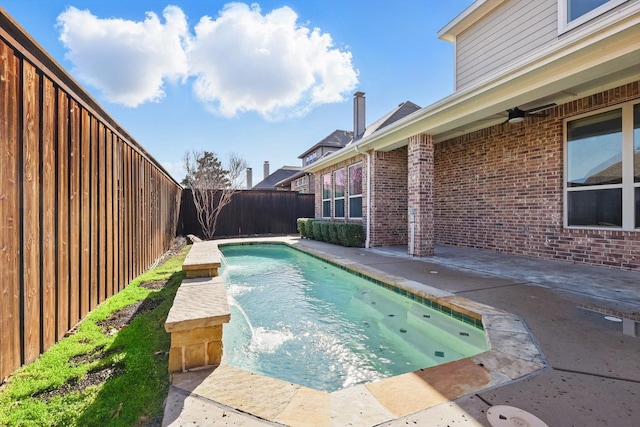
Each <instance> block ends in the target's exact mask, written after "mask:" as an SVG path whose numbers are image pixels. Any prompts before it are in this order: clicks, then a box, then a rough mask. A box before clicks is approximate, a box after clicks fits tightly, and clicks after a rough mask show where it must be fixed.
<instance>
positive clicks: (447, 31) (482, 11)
mask: <svg viewBox="0 0 640 427" xmlns="http://www.w3.org/2000/svg"><path fill="white" fill-rule="evenodd" d="M505 1H507V0H476V1H475V2H473V3H472V4H471V5H469V7H467V8H466V9H465V10H463V11H462V13H460V14H459V15H458V16H456V17H455V18H453V20H452V21H451V22H449V23H448V24H447V25H445V26H444V27H442V28H441V29H440V30H439V31H438V38H439V39H440V40H444V41H447V42H450V43H455V41H456V36H457V35H458V34H460V33H461V32H463V31H464V30H466V29H467V28H469V27H470V26H472V25H473V24H475V23H476V22H478V21H479V20H480V19H482V18H484V17H485V16H486V15H488V14H489V13H490V12H491V11H493V9H495V8H496V7H498V6H500V5H501V4H502V3H504V2H505Z"/></svg>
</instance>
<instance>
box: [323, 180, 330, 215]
mask: <svg viewBox="0 0 640 427" xmlns="http://www.w3.org/2000/svg"><path fill="white" fill-rule="evenodd" d="M322 217H323V218H331V174H326V175H322Z"/></svg>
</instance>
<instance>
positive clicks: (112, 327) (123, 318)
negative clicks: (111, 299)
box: [97, 299, 162, 335]
mask: <svg viewBox="0 0 640 427" xmlns="http://www.w3.org/2000/svg"><path fill="white" fill-rule="evenodd" d="M161 303H162V301H160V300H157V299H146V300H143V301H138V302H136V303H133V304H131V305H128V306H126V307H124V308H122V309H120V310H118V311H116V312H114V313H113V314H111V316H109V318H108V319H106V320H103V321H101V322H98V323H97V325H98V326H100V327H101V328H102V329H103V331H104V332H105V333H109V334H111V335H113V334H115V333H116V332H118V331H119V330H121V329H122V328H124V327H125V326H128V325H129V324H130V323H131V322H132V321H133V319H135V318H136V316H139V315H141V314H142V313H144V312H147V311H151V310H153V309H154V308H156V307H157V306H159V305H160V304H161Z"/></svg>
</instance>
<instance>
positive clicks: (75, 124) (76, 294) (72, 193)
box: [69, 100, 81, 326]
mask: <svg viewBox="0 0 640 427" xmlns="http://www.w3.org/2000/svg"><path fill="white" fill-rule="evenodd" d="M69 116H70V122H71V128H70V135H69V136H70V141H71V145H70V148H69V199H70V208H69V248H70V260H71V261H70V264H69V265H70V268H69V276H70V279H71V280H70V286H69V321H70V322H71V325H72V326H74V325H75V324H76V323H78V322H79V321H80V264H79V262H78V260H79V259H80V197H81V195H80V190H81V189H80V107H79V105H78V103H77V102H75V101H74V100H71V109H70V111H69Z"/></svg>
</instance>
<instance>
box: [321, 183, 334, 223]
mask: <svg viewBox="0 0 640 427" xmlns="http://www.w3.org/2000/svg"><path fill="white" fill-rule="evenodd" d="M325 176H328V177H329V197H327V198H325V197H324V178H325ZM321 185H322V186H321V190H320V191H322V193H321V197H322V207H321V208H320V209H321V211H322V212H321V215H322V218H331V216H324V204H325V202H329V212H332V207H331V199H332V197H333V174H332V173H325V174H323V175H322V183H321Z"/></svg>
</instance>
